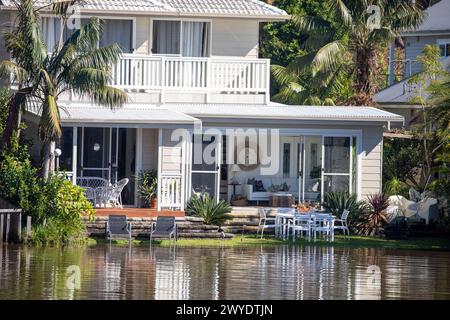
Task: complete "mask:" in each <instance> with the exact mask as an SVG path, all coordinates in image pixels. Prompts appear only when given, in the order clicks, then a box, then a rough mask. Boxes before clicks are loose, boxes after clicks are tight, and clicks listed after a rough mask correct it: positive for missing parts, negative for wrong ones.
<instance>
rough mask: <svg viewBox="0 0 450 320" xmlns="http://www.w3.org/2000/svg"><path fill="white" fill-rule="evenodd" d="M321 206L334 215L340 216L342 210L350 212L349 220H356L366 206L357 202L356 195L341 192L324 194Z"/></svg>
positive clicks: (361, 202)
mask: <svg viewBox="0 0 450 320" xmlns="http://www.w3.org/2000/svg"><path fill="white" fill-rule="evenodd" d="M322 206H323V207H324V208H325V209H327V210H329V211H331V212H332V213H333V214H334V215H336V216H340V215H341V214H342V212H344V210H348V211H350V218H351V219H356V218H358V217H359V216H360V215H361V214H362V213H363V212H364V210H365V208H366V204H365V203H364V202H363V201H358V196H357V195H356V194H354V193H353V194H349V193H348V192H343V191H332V192H327V193H325V196H324V201H323V203H322Z"/></svg>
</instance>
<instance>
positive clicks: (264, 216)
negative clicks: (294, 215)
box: [256, 208, 280, 239]
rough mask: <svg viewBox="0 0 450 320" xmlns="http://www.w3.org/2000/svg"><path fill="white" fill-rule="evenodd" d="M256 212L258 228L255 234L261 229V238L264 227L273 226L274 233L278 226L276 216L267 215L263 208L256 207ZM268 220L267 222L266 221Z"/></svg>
mask: <svg viewBox="0 0 450 320" xmlns="http://www.w3.org/2000/svg"><path fill="white" fill-rule="evenodd" d="M258 214H259V225H258V230H256V236H258V233H259V230H260V229H261V239H262V238H263V236H264V229H268V228H275V234H276V233H277V228H279V227H280V225H278V224H277V223H276V221H277V218H275V217H269V218H268V217H267V211H266V209H264V208H258ZM267 222H269V223H267Z"/></svg>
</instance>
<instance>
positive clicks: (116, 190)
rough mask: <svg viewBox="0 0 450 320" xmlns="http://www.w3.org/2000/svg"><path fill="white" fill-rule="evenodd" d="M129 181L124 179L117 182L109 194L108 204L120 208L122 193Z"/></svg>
mask: <svg viewBox="0 0 450 320" xmlns="http://www.w3.org/2000/svg"><path fill="white" fill-rule="evenodd" d="M129 181H130V179H128V178H124V179H122V180H119V181H118V182H117V183H116V185H115V186H114V187H113V189H112V192H111V198H110V199H109V202H110V203H111V205H112V206H113V207H116V206H117V207H119V208H122V191H123V188H125V186H126V185H127V184H128V182H129Z"/></svg>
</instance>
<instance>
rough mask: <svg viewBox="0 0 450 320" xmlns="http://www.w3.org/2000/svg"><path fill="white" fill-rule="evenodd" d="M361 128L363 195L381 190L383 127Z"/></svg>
mask: <svg viewBox="0 0 450 320" xmlns="http://www.w3.org/2000/svg"><path fill="white" fill-rule="evenodd" d="M362 130H363V139H362V147H363V156H362V161H361V162H362V163H361V195H362V196H363V197H364V196H367V195H369V194H371V193H377V192H381V190H382V185H381V181H382V163H383V162H382V159H383V128H382V127H381V126H377V127H364V128H363V129H362Z"/></svg>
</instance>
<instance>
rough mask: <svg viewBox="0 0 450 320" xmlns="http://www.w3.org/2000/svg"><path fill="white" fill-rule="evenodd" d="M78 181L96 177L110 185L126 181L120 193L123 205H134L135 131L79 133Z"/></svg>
mask: <svg viewBox="0 0 450 320" xmlns="http://www.w3.org/2000/svg"><path fill="white" fill-rule="evenodd" d="M78 145H79V146H80V149H79V150H80V151H79V152H80V153H79V157H77V160H78V165H77V167H78V170H77V176H78V177H98V178H103V179H106V180H108V181H109V182H110V183H111V184H115V183H116V182H117V181H119V180H121V179H123V178H128V179H130V181H129V183H128V184H127V185H126V186H125V188H124V190H123V192H122V203H123V204H124V205H133V204H134V194H135V183H134V181H135V176H136V168H135V167H136V129H130V128H93V127H85V128H79V129H78Z"/></svg>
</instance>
